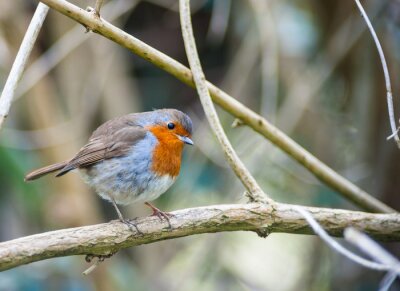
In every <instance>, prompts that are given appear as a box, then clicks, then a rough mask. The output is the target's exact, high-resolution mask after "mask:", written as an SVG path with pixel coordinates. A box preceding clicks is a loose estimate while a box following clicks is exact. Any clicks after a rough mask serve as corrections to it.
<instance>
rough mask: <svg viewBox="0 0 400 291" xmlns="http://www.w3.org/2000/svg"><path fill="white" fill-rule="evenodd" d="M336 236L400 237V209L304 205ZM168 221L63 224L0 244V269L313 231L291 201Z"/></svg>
mask: <svg viewBox="0 0 400 291" xmlns="http://www.w3.org/2000/svg"><path fill="white" fill-rule="evenodd" d="M304 209H305V210H307V211H309V212H310V213H311V214H312V215H313V217H314V218H315V219H316V220H317V221H318V222H319V223H320V224H321V225H322V226H323V227H324V229H325V230H326V231H327V232H328V233H329V234H331V235H333V236H342V234H343V230H344V229H345V228H346V227H349V226H352V227H355V228H357V229H359V230H362V231H363V232H365V233H367V234H369V235H371V236H372V237H375V238H376V239H379V240H384V241H400V214H370V213H363V212H356V211H347V210H336V209H327V208H326V209H325V208H314V207H304ZM173 214H174V217H172V218H171V219H170V221H171V225H172V229H171V230H170V229H169V228H168V224H167V223H165V222H160V220H159V219H158V218H157V217H144V218H138V219H137V220H136V221H135V223H136V224H137V226H138V228H139V229H140V231H141V232H142V233H143V234H138V233H134V232H132V230H130V228H129V227H127V226H126V225H125V224H123V223H121V222H119V221H111V222H109V223H103V224H97V225H91V226H84V227H77V228H69V229H62V230H56V231H50V232H46V233H41V234H36V235H32V236H27V237H22V238H19V239H15V240H10V241H6V242H2V243H0V271H2V270H7V269H11V268H14V267H17V266H20V265H23V264H28V263H32V262H36V261H40V260H45V259H49V258H55V257H62V256H72V255H86V254H94V255H109V254H112V253H115V252H117V251H118V250H120V249H123V248H128V247H132V246H137V245H142V244H149V243H153V242H156V241H161V240H166V239H173V238H178V237H184V236H189V235H195V234H202V233H215V232H224V231H241V230H245V231H254V232H257V233H258V234H259V235H262V236H267V235H268V234H270V233H273V232H285V233H295V234H313V231H312V230H311V228H310V226H309V225H308V223H307V221H306V220H305V219H304V217H303V216H302V215H301V214H300V213H298V212H297V210H295V208H294V207H293V206H291V205H287V204H280V203H277V204H276V205H274V207H271V206H269V205H267V204H264V203H252V204H244V205H214V206H208V207H199V208H191V209H184V210H179V211H175V212H173Z"/></svg>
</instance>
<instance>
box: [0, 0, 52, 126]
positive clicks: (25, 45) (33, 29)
mask: <svg viewBox="0 0 400 291" xmlns="http://www.w3.org/2000/svg"><path fill="white" fill-rule="evenodd" d="M48 11H49V7H48V6H46V5H44V4H42V3H39V4H38V6H37V8H36V11H35V14H34V15H33V17H32V20H31V22H30V24H29V27H28V30H27V31H26V33H25V36H24V39H23V40H22V43H21V47H20V48H19V50H18V53H17V57H16V58H15V61H14V64H13V66H12V68H11V72H10V74H9V75H8V78H7V81H6V84H5V85H4V89H3V92H2V93H1V97H0V128H1V126H2V125H3V122H4V120H5V119H6V118H7V116H8V113H9V112H10V108H11V103H12V102H13V100H14V96H15V90H16V88H17V85H18V82H19V80H20V79H21V76H22V73H23V72H24V69H25V67H26V64H27V62H28V58H29V55H30V54H31V51H32V48H33V45H34V44H35V41H36V38H37V36H38V34H39V31H40V29H41V27H42V24H43V22H44V20H45V18H46V15H47V12H48Z"/></svg>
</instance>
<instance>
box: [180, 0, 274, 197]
mask: <svg viewBox="0 0 400 291" xmlns="http://www.w3.org/2000/svg"><path fill="white" fill-rule="evenodd" d="M179 14H180V18H181V29H182V36H183V42H184V44H185V50H186V56H187V58H188V61H189V65H190V69H191V71H192V74H193V80H194V83H195V85H196V89H197V93H198V94H199V97H200V102H201V105H202V106H203V109H204V112H205V114H206V117H207V120H208V122H209V123H210V126H211V129H212V131H213V132H214V134H215V136H216V137H217V139H218V141H219V143H220V145H221V148H222V150H223V151H224V154H225V157H226V160H227V161H228V163H229V165H230V166H231V168H232V169H233V171H234V172H235V174H236V176H237V177H238V178H239V179H240V181H241V182H242V184H243V185H244V187H245V188H246V189H247V191H249V196H250V197H251V198H252V200H253V201H255V202H268V203H273V201H272V200H271V199H269V198H268V196H267V194H266V193H265V192H264V191H263V190H262V189H261V187H260V186H259V185H258V183H257V181H256V180H255V179H254V177H253V176H252V175H251V174H250V172H249V170H248V169H247V168H246V166H245V165H244V164H243V162H242V161H241V160H240V158H239V156H238V155H237V154H236V152H235V150H234V149H233V146H232V144H231V143H230V142H229V139H228V137H227V136H226V134H225V131H224V128H223V127H222V124H221V122H220V120H219V117H218V114H217V111H216V110H215V107H214V103H213V102H212V99H211V96H210V92H209V91H208V87H207V82H206V77H205V75H204V72H203V69H202V67H201V63H200V58H199V55H198V52H197V48H196V42H195V39H194V35H193V28H192V21H191V17H190V0H180V1H179Z"/></svg>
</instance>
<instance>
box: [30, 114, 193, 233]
mask: <svg viewBox="0 0 400 291" xmlns="http://www.w3.org/2000/svg"><path fill="white" fill-rule="evenodd" d="M191 135H192V121H191V119H190V118H189V116H187V115H186V114H185V113H183V112H181V111H179V110H176V109H161V110H154V111H149V112H142V113H132V114H128V115H124V116H121V117H117V118H114V119H112V120H109V121H107V122H105V123H104V124H102V125H101V126H100V127H98V128H97V129H96V130H95V131H94V132H93V134H92V136H91V137H90V139H89V142H88V143H87V144H86V145H85V146H84V147H82V148H81V149H80V150H79V152H78V153H77V154H76V155H75V156H74V157H73V158H72V159H70V160H67V161H65V162H61V163H57V164H53V165H50V166H47V167H44V168H40V169H38V170H35V171H33V172H31V173H29V174H27V175H26V176H25V181H31V180H35V179H37V178H40V177H42V176H44V175H47V174H49V173H53V172H58V173H57V174H56V177H60V176H62V175H65V174H67V173H68V172H70V171H72V170H78V172H79V173H80V175H81V177H82V178H83V179H84V181H85V182H86V183H87V184H89V185H90V186H91V187H92V188H93V189H94V190H95V191H96V192H97V194H99V195H100V196H101V197H102V198H103V199H106V200H108V201H110V202H111V203H112V204H113V205H114V207H115V209H116V211H117V213H118V217H119V219H120V220H121V221H122V222H125V223H128V224H130V225H133V226H135V227H136V225H134V224H132V223H131V222H129V221H127V220H125V219H124V218H123V216H122V214H121V212H120V210H119V209H118V206H117V204H121V205H126V204H131V203H137V202H144V203H145V204H146V205H147V206H149V207H150V208H151V209H152V210H153V215H157V216H158V217H159V218H160V219H162V218H163V217H164V218H165V219H166V220H167V221H168V223H169V218H168V217H169V216H170V214H169V213H167V212H163V211H161V210H159V209H158V208H156V207H155V206H153V205H152V204H150V203H149V201H152V200H154V199H156V198H158V197H159V196H160V195H161V194H163V193H164V192H165V191H167V190H168V188H169V187H171V185H172V184H173V183H174V182H175V180H176V178H177V176H178V175H179V171H180V166H181V157H182V150H183V146H184V145H185V144H189V145H193V142H192V140H191ZM136 229H137V227H136Z"/></svg>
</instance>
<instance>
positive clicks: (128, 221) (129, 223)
mask: <svg viewBox="0 0 400 291" xmlns="http://www.w3.org/2000/svg"><path fill="white" fill-rule="evenodd" d="M120 221H121V222H122V223H124V224H125V225H127V226H128V227H129V229H130V230H132V231H133V227H134V228H135V230H136V232H137V233H138V234H140V235H143V232H141V231H140V229H139V228H138V226H137V224H136V223H134V222H133V221H131V220H129V219H122V220H121V219H120Z"/></svg>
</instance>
